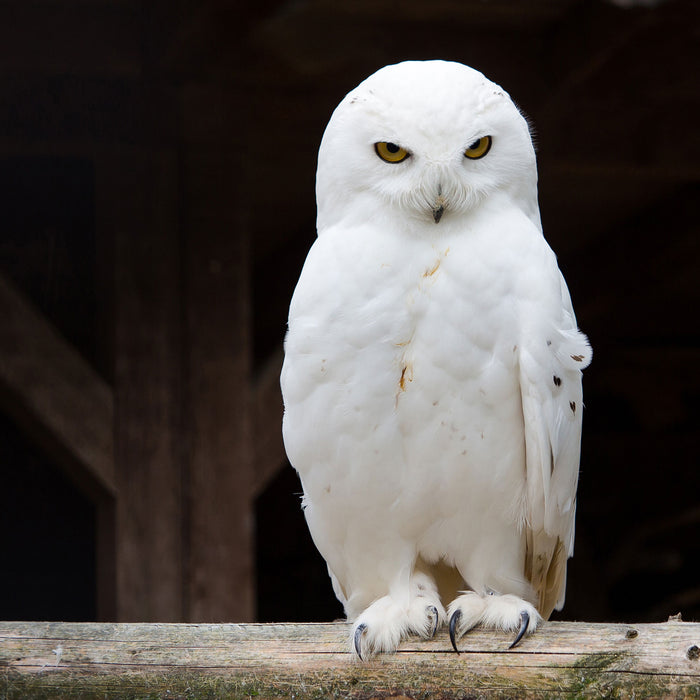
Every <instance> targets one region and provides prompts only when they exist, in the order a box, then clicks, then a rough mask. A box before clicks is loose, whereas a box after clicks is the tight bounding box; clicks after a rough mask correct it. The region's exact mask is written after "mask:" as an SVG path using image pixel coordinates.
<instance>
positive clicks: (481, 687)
mask: <svg viewBox="0 0 700 700" xmlns="http://www.w3.org/2000/svg"><path fill="white" fill-rule="evenodd" d="M349 631H350V629H349V626H348V625H347V624H346V623H330V624H243V625H241V624H221V625H214V624H153V623H151V624H111V623H99V624H93V623H61V622H55V623H54V622H2V623H0V698H3V700H13V699H15V698H17V699H19V698H49V697H51V698H54V697H68V696H70V697H81V698H98V697H99V698H111V697H113V698H117V697H118V698H136V697H139V698H198V699H200V698H223V697H225V698H250V697H258V698H279V697H294V698H326V697H343V698H363V699H365V700H368V699H369V698H389V697H393V698H397V699H398V698H404V699H405V698H424V697H429V696H439V697H440V698H462V699H464V698H539V697H557V698H562V697H571V698H580V697H596V698H597V697H611V696H613V697H622V698H627V697H637V698H652V697H653V698H659V697H669V698H671V697H672V698H684V697H694V698H697V697H698V696H699V695H700V658H699V657H700V649H699V647H700V623H688V622H677V621H669V622H666V623H661V624H639V625H627V624H586V623H573V622H550V623H547V624H545V625H544V627H543V628H542V629H541V630H540V631H538V632H537V633H536V634H535V635H533V636H531V637H528V638H526V639H524V640H523V642H522V643H521V645H520V646H519V647H517V648H516V649H514V650H512V651H506V647H507V645H508V642H509V640H510V636H509V635H504V634H501V633H495V632H491V631H486V630H473V631H472V632H470V633H469V634H467V635H466V636H465V637H463V638H462V641H461V644H460V646H461V653H460V654H459V655H457V654H455V653H454V652H453V651H452V650H451V648H450V643H449V640H448V638H447V634H446V633H445V632H444V630H442V631H441V632H439V633H438V635H437V636H436V638H435V639H431V640H427V641H426V640H418V639H409V640H406V641H405V642H404V643H403V644H402V645H401V646H400V648H399V651H398V652H397V653H396V654H386V655H382V656H378V657H375V658H374V659H371V660H370V661H367V662H361V661H359V660H358V659H357V658H356V657H355V656H354V655H353V654H352V653H350V651H349V649H350V644H349Z"/></svg>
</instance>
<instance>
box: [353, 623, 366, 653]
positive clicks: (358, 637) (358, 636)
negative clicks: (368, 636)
mask: <svg viewBox="0 0 700 700" xmlns="http://www.w3.org/2000/svg"><path fill="white" fill-rule="evenodd" d="M366 629H367V625H366V624H365V623H364V622H363V623H362V624H361V625H358V626H357V627H356V628H355V651H356V652H357V656H358V658H359V659H360V661H362V660H363V659H362V633H363V632H364V631H365V630H366Z"/></svg>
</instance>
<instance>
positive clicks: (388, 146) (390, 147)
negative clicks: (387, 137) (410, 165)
mask: <svg viewBox="0 0 700 700" xmlns="http://www.w3.org/2000/svg"><path fill="white" fill-rule="evenodd" d="M374 150H375V151H376V152H377V155H378V156H379V157H380V158H381V159H382V160H385V161H386V162H387V163H400V162H401V161H402V160H406V158H408V156H410V155H411V154H410V153H409V152H408V151H407V150H406V149H405V148H401V146H397V145H396V144H395V143H391V142H390V141H379V143H375V144H374Z"/></svg>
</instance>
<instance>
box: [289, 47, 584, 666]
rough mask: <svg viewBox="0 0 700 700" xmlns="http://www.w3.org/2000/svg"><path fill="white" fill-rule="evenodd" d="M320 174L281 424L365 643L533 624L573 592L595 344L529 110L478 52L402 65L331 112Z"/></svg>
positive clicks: (339, 588) (373, 648)
mask: <svg viewBox="0 0 700 700" xmlns="http://www.w3.org/2000/svg"><path fill="white" fill-rule="evenodd" d="M316 190H317V200H318V238H317V240H316V242H315V243H314V245H313V246H312V248H311V250H310V252H309V255H308V258H307V260H306V263H305V265H304V269H303V271H302V273H301V277H300V279H299V283H298V285H297V288H296V290H295V292H294V296H293V299H292V302H291V307H290V312H289V331H288V334H287V338H286V343H285V362H284V367H283V370H282V391H283V395H284V401H285V417H284V425H283V432H284V441H285V446H286V450H287V454H288V456H289V459H290V461H291V463H292V464H293V465H294V467H295V468H296V469H297V470H298V472H299V475H300V477H301V481H302V485H303V489H304V499H303V505H304V508H305V514H306V519H307V522H308V525H309V529H310V531H311V535H312V537H313V539H314V542H315V543H316V546H317V547H318V549H319V551H320V552H321V554H322V555H323V557H324V558H325V560H326V562H327V563H328V570H329V573H330V576H331V579H332V582H333V587H334V590H335V593H336V595H337V596H338V598H339V599H340V600H341V601H342V602H343V604H344V606H345V611H346V614H347V616H348V618H349V619H350V620H352V621H354V623H355V624H354V631H353V640H354V644H355V648H356V650H357V653H358V654H359V655H361V656H362V655H365V654H368V653H374V652H377V651H391V650H394V649H395V648H396V646H397V645H398V643H399V641H400V640H401V638H402V637H403V636H405V635H406V634H409V633H417V634H421V635H430V634H434V632H435V630H436V629H437V628H438V627H439V626H440V625H441V624H443V623H445V622H447V621H448V620H449V621H450V634H451V637H452V641H453V644H454V645H455V648H456V638H458V637H459V636H460V635H461V634H463V633H464V632H466V631H467V630H468V629H470V628H471V627H473V626H474V625H477V624H481V625H486V626H492V627H498V628H502V629H504V630H513V631H516V630H520V634H519V637H520V636H521V635H522V633H524V632H531V631H533V630H534V629H535V628H536V626H537V624H538V623H539V621H540V619H541V618H540V615H541V616H543V617H545V618H546V617H548V616H549V614H550V613H551V611H552V609H553V608H555V607H557V608H560V607H561V605H562V604H563V602H564V588H565V583H566V559H567V557H568V556H570V555H571V553H572V550H573V539H574V513H575V508H576V483H577V477H578V465H579V447H580V437H581V413H582V408H583V406H582V393H581V370H582V369H583V368H584V367H586V366H587V365H588V363H589V362H590V359H591V350H590V347H589V345H588V342H587V340H586V338H585V336H584V335H583V334H582V333H580V332H579V331H578V330H577V327H576V320H575V317H574V312H573V309H572V306H571V300H570V298H569V293H568V290H567V288H566V284H565V282H564V279H563V277H562V275H561V273H560V272H559V269H558V267H557V263H556V258H555V256H554V253H553V252H552V250H551V249H550V248H549V246H548V245H547V243H546V241H545V239H544V237H543V236H542V230H541V225H540V217H539V209H538V204H537V170H536V163H535V153H534V149H533V147H532V142H531V139H530V134H529V130H528V126H527V123H526V122H525V120H524V119H523V117H522V116H521V115H520V113H519V112H518V110H517V108H516V107H515V105H514V104H513V102H512V101H511V100H510V98H509V97H508V95H507V94H506V93H505V92H504V91H503V90H502V89H501V88H500V87H499V86H498V85H496V84H494V83H492V82H490V81H489V80H487V79H486V78H485V77H484V76H483V75H482V74H481V73H479V72H477V71H475V70H473V69H471V68H468V67H467V66H464V65H461V64H459V63H451V62H444V61H426V62H414V61H412V62H405V63H400V64H397V65H393V66H387V67H385V68H383V69H381V70H379V71H378V72H376V73H375V74H374V75H372V76H370V77H369V78H368V79H367V80H365V81H364V82H363V83H361V84H360V85H359V86H358V87H357V88H356V89H355V90H353V91H352V92H350V93H349V94H348V95H347V96H346V97H345V99H343V101H342V102H341V103H340V105H339V106H338V107H337V109H336V110H335V112H334V113H333V116H332V117H331V120H330V122H329V124H328V127H327V129H326V131H325V134H324V136H323V141H322V143H321V148H320V150H319V157H318V173H317V186H316ZM538 611H539V613H538ZM519 637H518V639H519ZM516 641H517V640H516Z"/></svg>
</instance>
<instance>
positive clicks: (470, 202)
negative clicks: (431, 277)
mask: <svg viewBox="0 0 700 700" xmlns="http://www.w3.org/2000/svg"><path fill="white" fill-rule="evenodd" d="M536 182H537V175H536V167H535V155H534V150H533V147H532V142H531V139H530V134H529V130H528V126H527V123H526V121H525V119H524V118H523V117H522V115H521V114H520V113H519V112H518V109H517V108H516V106H515V105H514V104H513V102H512V101H511V99H510V98H509V97H508V95H507V94H506V93H505V92H504V91H503V90H502V89H501V88H500V87H499V86H498V85H496V84H495V83H492V82H491V81H489V80H487V79H486V78H485V77H484V76H483V75H482V74H481V73H479V72H478V71H475V70H473V69H472V68H468V67H467V66H464V65H462V64H459V63H451V62H446V61H408V62H404V63H399V64H396V65H393V66H387V67H385V68H383V69H381V70H379V71H378V72H377V73H375V74H373V75H372V76H370V77H369V78H367V80H365V81H364V82H362V83H361V84H360V85H359V86H358V87H357V88H356V89H355V90H353V91H351V92H350V93H349V94H348V95H347V96H346V97H345V99H344V100H343V101H342V102H341V103H340V105H339V106H338V108H337V109H336V110H335V112H334V113H333V116H332V117H331V120H330V122H329V124H328V127H327V129H326V132H325V134H324V137H323V141H322V143H321V148H320V151H319V163H318V173H317V199H318V207H319V212H318V213H319V221H318V223H319V232H320V231H321V230H322V228H323V227H324V226H327V225H332V224H333V223H334V220H338V219H345V220H346V222H347V219H348V218H350V219H352V217H353V216H354V215H356V213H357V212H358V211H363V212H364V215H365V216H372V217H387V216H388V217H390V218H392V219H393V220H396V219H397V218H398V219H399V220H401V221H403V223H404V225H405V224H407V223H408V222H413V223H414V224H417V225H426V224H430V225H432V226H435V225H436V224H440V223H443V226H444V222H446V221H450V220H451V221H453V222H454V221H455V220H456V219H458V218H459V217H462V216H464V215H465V214H468V213H469V212H470V211H473V210H474V209H475V208H476V207H478V206H479V205H480V204H481V203H482V202H483V201H484V200H485V199H486V198H488V197H489V196H490V195H492V194H494V193H496V192H503V193H506V194H507V193H510V196H512V197H513V199H514V200H517V199H518V198H519V197H524V196H526V197H531V196H532V195H534V198H535V207H536ZM524 193H527V194H524ZM358 199H359V200H360V201H361V206H358ZM531 207H532V203H531V202H528V203H527V204H526V207H525V206H524V208H531Z"/></svg>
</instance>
